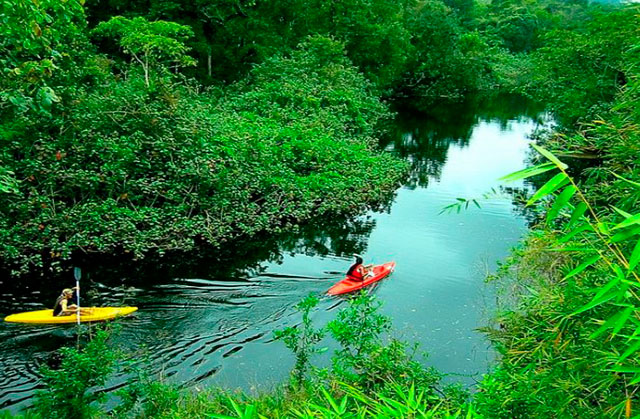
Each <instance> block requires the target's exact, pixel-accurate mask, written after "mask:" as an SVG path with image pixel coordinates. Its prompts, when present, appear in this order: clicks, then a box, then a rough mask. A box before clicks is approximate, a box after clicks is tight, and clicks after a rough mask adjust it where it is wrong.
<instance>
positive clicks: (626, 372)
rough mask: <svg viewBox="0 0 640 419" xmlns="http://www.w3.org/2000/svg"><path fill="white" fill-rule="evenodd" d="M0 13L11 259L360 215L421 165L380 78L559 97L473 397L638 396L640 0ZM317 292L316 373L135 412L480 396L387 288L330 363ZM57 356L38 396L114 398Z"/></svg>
mask: <svg viewBox="0 0 640 419" xmlns="http://www.w3.org/2000/svg"><path fill="white" fill-rule="evenodd" d="M0 7H1V9H0V23H1V24H0V35H1V36H0V46H1V47H2V48H1V49H0V63H1V64H2V67H3V69H2V71H3V77H0V259H1V260H2V262H3V264H4V265H5V266H9V267H11V268H12V269H14V271H15V272H22V273H24V272H29V271H33V270H39V269H42V268H46V269H56V268H59V267H62V268H64V263H65V262H67V261H68V260H69V259H70V258H71V257H72V255H73V253H74V252H78V251H83V252H102V253H115V252H120V251H124V252H127V253H132V254H134V255H135V256H136V257H142V256H144V255H146V254H148V253H149V252H152V251H153V252H157V253H158V254H163V253H164V252H167V251H171V250H177V249H180V250H189V249H192V248H194V247H195V246H197V245H198V244H200V243H208V244H213V245H220V244H222V243H224V242H226V241H229V240H233V239H235V238H238V237H246V236H251V235H254V234H256V233H258V232H276V231H279V230H281V229H286V228H288V227H290V226H293V225H295V224H297V223H300V222H302V221H304V220H308V219H309V218H311V217H314V216H317V215H319V214H336V213H352V212H357V211H359V210H361V209H362V208H364V207H365V206H366V205H368V204H372V203H375V202H378V201H381V200H383V199H384V197H386V196H388V195H389V193H390V192H391V191H392V190H393V189H394V187H395V186H396V185H397V184H398V182H399V180H400V179H401V177H402V172H403V168H404V165H403V163H401V162H399V161H397V160H395V159H394V158H392V157H390V156H387V155H381V154H379V153H378V152H376V145H377V140H378V137H379V136H380V128H381V126H383V123H384V122H385V121H386V120H388V119H389V118H390V116H391V114H390V112H389V111H388V109H387V107H386V105H385V104H384V102H383V101H382V100H381V97H387V98H410V99H412V100H413V104H414V106H416V107H419V108H423V109H432V108H433V107H435V106H443V104H446V103H448V102H450V101H452V100H457V99H459V98H462V97H463V96H464V95H465V94H467V93H469V92H476V93H478V92H480V93H484V94H485V95H486V96H485V97H488V98H490V95H489V92H493V93H496V92H500V91H510V92H519V93H522V94H525V95H527V96H529V97H531V98H534V99H537V100H540V101H542V102H543V103H544V104H545V105H546V106H547V108H548V109H549V110H551V111H552V112H553V113H554V115H555V116H556V118H557V121H558V122H559V123H560V126H559V131H558V132H557V133H554V134H550V135H549V136H547V137H546V138H544V139H543V142H544V143H545V146H546V148H547V149H552V150H554V152H555V154H549V153H548V152H546V150H545V149H539V150H541V151H542V152H543V154H544V155H545V157H546V158H548V159H550V162H546V163H545V162H543V163H542V166H537V168H533V169H529V171H525V172H523V173H519V174H516V175H513V176H511V178H518V177H520V178H522V177H530V176H533V175H536V174H537V175H540V174H543V173H544V172H550V171H551V170H556V171H559V172H556V173H557V174H555V176H553V177H551V178H550V179H545V180H547V183H541V184H540V185H539V186H540V188H539V189H538V192H536V193H535V195H534V196H533V197H532V198H531V200H530V202H529V204H530V205H535V206H536V207H537V209H538V210H539V211H538V213H542V214H546V215H545V216H543V217H542V218H543V219H542V218H541V219H540V220H538V225H537V226H535V228H534V230H533V232H532V233H531V236H530V237H529V238H528V239H527V241H526V242H524V243H523V246H522V247H521V248H520V249H517V250H516V251H515V252H514V255H513V257H512V259H511V260H510V261H509V263H508V264H507V265H505V267H504V268H503V270H502V271H501V273H500V275H499V278H500V281H501V283H503V284H505V289H507V290H511V292H509V293H508V294H505V295H504V296H503V300H501V301H503V302H504V303H503V305H501V310H500V311H499V313H497V316H498V319H499V321H500V324H501V328H500V329H499V330H494V329H488V333H489V336H490V337H491V338H492V339H493V340H494V342H495V343H496V347H497V348H498V351H499V353H500V355H501V358H500V360H499V363H498V366H497V367H496V369H495V372H493V373H491V374H488V375H487V376H486V377H485V378H484V379H483V381H482V383H481V384H480V390H481V391H479V392H478V393H477V394H476V395H475V397H474V406H475V410H469V412H470V415H471V414H478V415H484V416H486V417H505V418H507V417H508V418H512V417H549V416H555V417H598V416H617V417H621V416H627V417H631V416H632V415H634V414H635V413H636V412H637V411H638V409H637V405H638V404H639V403H638V397H637V395H636V394H637V391H638V389H639V388H638V384H639V382H638V381H639V380H638V374H639V371H640V353H639V349H640V343H639V341H638V333H639V331H640V320H639V319H640V317H639V316H640V314H639V313H640V312H639V307H640V302H639V301H638V290H637V288H638V285H637V284H638V274H639V273H638V266H639V265H640V263H639V260H640V244H639V243H640V242H639V241H638V235H639V234H640V224H639V220H640V215H639V210H638V208H639V204H638V203H639V202H640V187H639V185H640V137H639V133H640V108H639V107H638V103H640V97H639V94H640V93H639V92H640V79H639V77H638V76H639V74H638V69H639V68H640V55H639V53H640V43H639V42H638V39H639V37H638V35H639V33H638V28H639V27H640V25H638V23H640V22H639V21H638V16H640V10H639V9H638V6H635V5H633V4H630V5H622V6H616V7H605V6H600V5H597V4H590V3H588V2H586V1H578V0H576V1H559V0H545V1H533V0H493V1H488V2H479V1H471V0H445V1H440V0H425V1H411V0H403V1H400V2H393V1H389V0H367V1H363V0H350V1H347V2H321V1H314V0H310V1H293V0H289V1H285V0H278V1H275V2H261V1H255V0H240V1H233V2H231V1H227V0H216V1H206V2H205V1H200V0H198V1H195V2H179V1H176V0H173V1H170V0H149V1H134V2H122V1H119V0H111V1H108V2H106V1H98V2H92V3H91V4H88V5H87V6H86V9H85V7H84V6H83V5H82V4H81V2H79V1H76V0H70V1H67V2H56V1H49V0H40V1H38V2H29V1H23V0H6V1H4V2H3V3H2V5H1V6H0ZM85 13H87V16H88V22H89V23H87V18H86V17H85ZM556 155H557V156H560V158H561V159H565V156H567V157H576V156H577V157H582V158H586V159H587V160H586V161H587V168H586V169H584V170H582V171H581V172H580V173H575V172H571V171H570V170H572V168H570V169H567V168H566V167H565V165H564V164H563V163H561V162H559V160H557V157H555V156H556ZM547 175H549V173H547ZM536 179H538V178H536ZM536 182H537V181H536ZM469 202H473V201H465V202H464V204H465V205H468V204H469ZM461 205H463V204H458V206H457V207H453V208H461ZM312 307H313V301H311V300H309V301H307V302H306V303H303V304H301V305H300V306H299V308H300V309H301V311H302V314H303V327H302V328H299V327H298V328H290V329H285V331H283V332H282V333H281V335H280V336H281V337H282V338H283V340H284V341H285V344H286V345H287V346H288V347H289V348H291V349H292V350H293V351H294V353H295V355H296V359H297V363H296V366H295V368H294V378H295V380H294V381H295V383H296V385H294V386H289V387H288V390H286V391H284V390H283V393H282V394H280V395H275V396H273V395H271V396H264V397H262V398H258V399H255V398H253V399H252V398H250V397H247V396H242V395H229V394H206V395H201V396H197V397H194V396H188V395H185V394H184V393H181V392H179V391H177V390H175V389H173V388H171V387H167V386H165V385H163V384H158V383H155V384H150V385H147V386H138V387H137V388H138V390H140V391H146V392H147V393H145V394H142V393H141V394H138V395H137V396H136V397H133V396H132V397H130V398H129V399H128V400H126V401H127V403H123V406H124V407H127V408H131V409H133V410H134V411H135V409H138V410H137V411H136V412H142V413H140V416H143V417H144V416H145V415H147V416H148V415H150V412H153V413H157V414H158V415H162V414H163V415H166V416H174V417H175V416H179V415H182V416H188V417H192V416H196V415H203V414H208V413H213V412H218V413H223V414H229V415H235V416H236V417H245V416H246V417H257V415H258V413H261V414H264V415H266V416H269V417H272V416H278V415H281V416H282V415H287V414H295V415H298V416H301V417H320V416H326V417H338V416H339V417H345V416H346V415H347V414H349V415H351V416H352V417H363V416H366V415H378V416H394V415H396V416H410V415H416V416H420V415H423V416H426V417H428V416H429V415H440V416H446V415H448V414H449V413H451V414H452V415H454V416H455V415H457V414H460V412H458V408H459V407H460V406H458V405H456V403H459V402H460V400H461V399H460V397H458V396H457V395H456V394H455V391H450V392H448V393H447V396H446V397H437V396H436V393H437V392H438V391H439V384H438V383H439V379H440V377H439V375H438V374H436V373H434V372H433V371H431V370H429V369H426V368H424V367H423V366H422V365H421V364H420V363H418V362H417V361H416V360H415V359H413V357H412V356H411V352H410V351H409V350H408V348H407V347H406V345H405V344H403V343H402V342H398V341H395V340H393V339H391V340H388V341H384V339H382V337H381V336H382V335H383V332H386V331H388V329H389V320H388V319H387V318H385V317H384V316H381V315H380V314H378V313H377V305H376V303H375V301H372V300H371V299H370V298H369V297H366V296H361V297H360V298H358V299H356V300H355V301H354V302H353V304H352V305H350V307H349V308H347V309H346V310H345V311H343V312H341V313H340V314H339V316H338V318H337V319H336V320H334V322H332V323H330V325H329V327H328V330H329V332H330V334H331V336H332V337H333V338H334V339H335V340H336V341H337V342H338V343H339V344H340V349H339V351H338V353H337V354H336V355H335V356H334V358H333V363H332V366H331V368H330V369H329V370H325V371H316V370H314V369H313V368H310V365H309V361H310V360H311V359H312V358H311V355H312V354H313V353H315V352H316V351H317V348H316V347H315V345H316V344H317V343H318V342H319V340H320V338H321V334H320V332H319V331H317V330H315V329H313V325H312V322H311V315H312V314H313V312H312V310H311V309H312ZM97 342H98V343H96V345H98V344H99V343H100V340H98V341H97ZM91 353H93V352H91V350H90V349H89V347H88V349H87V352H73V351H72V350H70V351H69V352H68V353H67V354H66V356H65V360H67V359H68V360H72V359H75V360H76V361H77V362H76V364H77V365H76V364H74V365H71V364H64V366H65V370H66V371H70V372H71V373H72V374H80V375H82V374H87V373H88V371H89V372H91V373H92V374H93V375H95V376H96V380H97V381H89V382H87V383H86V384H87V385H100V384H102V383H104V381H100V380H103V379H104V376H105V374H106V372H107V370H108V365H109V362H110V359H107V361H108V362H105V363H104V364H103V366H104V368H105V369H104V370H102V371H97V370H96V371H93V370H91V369H90V368H89V369H88V364H87V363H86V362H84V360H85V357H86V356H99V355H101V354H98V353H93V355H91ZM105 356H106V355H105ZM65 362H67V361H65ZM69 362H71V361H69ZM310 371H311V372H310ZM47 374H49V375H47ZM52 374H53V373H45V384H47V385H49V386H50V387H51V388H55V392H54V393H51V394H49V395H46V394H45V395H43V396H42V398H41V406H45V407H46V408H47V409H49V410H50V411H55V412H58V410H55V409H62V410H60V412H63V411H64V412H66V413H60V416H63V415H65V414H71V413H70V412H71V411H73V412H74V413H73V415H75V416H81V415H83V414H85V413H82V412H80V411H79V410H78V409H80V407H79V406H80V405H79V404H78V403H80V402H78V400H80V401H81V402H82V403H89V402H91V401H92V400H94V399H92V398H91V397H93V396H91V393H90V392H89V391H88V389H87V387H81V388H79V387H73V386H75V385H76V384H74V383H73V382H62V383H58V382H56V381H55V380H54V381H51V380H50V378H51V377H53V375H52ZM47 380H49V381H47ZM307 380H311V381H307ZM307 382H311V383H313V384H314V385H312V386H309V385H302V383H307ZM67 384H68V385H73V386H71V387H69V386H68V385H67ZM56 386H57V387H56ZM70 393H73V396H72V397H66V396H68V395H69V394H70ZM59 397H62V398H63V399H64V400H65V402H64V403H62V404H58V402H56V400H59V399H57V398H59ZM139 397H141V398H139ZM145 398H146V399H145ZM67 401H68V403H67ZM301 404H304V407H302V406H301ZM140 405H142V406H140ZM47 406H48V407H47ZM52 406H54V407H52ZM437 406H441V407H442V409H441V410H438V409H437ZM85 407H86V406H85ZM65 409H66V410H65ZM294 409H297V410H294ZM402 409H405V410H402ZM406 409H409V410H406ZM434 409H435V410H434ZM465 409H466V408H465ZM465 409H463V410H465ZM136 414H137V413H136Z"/></svg>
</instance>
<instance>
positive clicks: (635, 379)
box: [629, 373, 640, 386]
mask: <svg viewBox="0 0 640 419" xmlns="http://www.w3.org/2000/svg"><path fill="white" fill-rule="evenodd" d="M638 383H640V374H637V373H636V374H634V375H633V380H631V382H630V383H629V385H630V386H632V385H635V384H638Z"/></svg>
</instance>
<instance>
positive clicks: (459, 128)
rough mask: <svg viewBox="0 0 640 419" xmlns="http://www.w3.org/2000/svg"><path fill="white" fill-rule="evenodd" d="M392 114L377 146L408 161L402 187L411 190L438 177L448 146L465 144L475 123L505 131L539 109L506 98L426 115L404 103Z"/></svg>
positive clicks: (474, 101) (535, 115)
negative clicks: (386, 133) (492, 124)
mask: <svg viewBox="0 0 640 419" xmlns="http://www.w3.org/2000/svg"><path fill="white" fill-rule="evenodd" d="M396 111H397V113H398V116H397V118H396V120H395V124H394V126H392V127H391V129H390V134H389V136H388V137H387V139H385V140H384V141H382V144H381V145H382V146H383V147H385V148H386V149H387V150H390V151H392V152H394V153H396V154H397V155H398V156H400V157H403V158H405V159H407V161H409V163H410V164H411V173H410V175H409V179H408V180H407V183H406V186H408V187H410V188H415V187H417V186H421V187H426V186H427V185H428V183H429V180H430V179H435V180H438V179H439V178H440V175H441V173H442V168H443V166H444V164H445V162H446V161H447V153H448V151H449V147H450V146H451V145H456V146H458V147H466V146H467V145H469V139H470V138H471V133H472V132H473V129H474V127H475V126H476V125H477V124H478V122H480V121H491V122H497V123H499V124H500V127H501V128H502V129H503V130H506V129H508V128H509V123H510V122H513V121H519V120H522V119H537V118H539V115H540V112H541V111H542V109H541V108H540V107H539V106H536V105H535V104H532V103H531V102H530V101H528V100H526V99H524V98H521V97H518V96H513V95H509V96H496V97H494V98H491V99H488V98H470V99H468V100H467V101H465V102H464V103H459V104H448V105H446V106H440V107H437V106H436V107H433V108H431V109H430V110H429V112H426V113H425V112H417V111H415V110H414V109H411V108H409V107H407V104H402V105H398V109H396Z"/></svg>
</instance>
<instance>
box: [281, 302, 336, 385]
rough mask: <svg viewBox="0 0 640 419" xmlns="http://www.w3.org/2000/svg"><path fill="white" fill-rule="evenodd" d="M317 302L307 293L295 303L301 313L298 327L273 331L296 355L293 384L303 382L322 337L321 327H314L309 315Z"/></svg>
mask: <svg viewBox="0 0 640 419" xmlns="http://www.w3.org/2000/svg"><path fill="white" fill-rule="evenodd" d="M318 302H319V300H318V298H317V297H316V296H314V295H313V294H309V295H308V296H307V297H306V298H305V299H304V300H302V301H301V302H300V303H298V304H297V305H296V310H298V311H299V312H300V313H302V324H301V325H300V327H287V328H285V329H283V330H277V331H276V332H275V337H276V339H281V340H282V341H283V342H284V344H285V346H286V347H287V348H289V349H290V350H291V351H292V352H293V353H294V355H295V357H296V364H295V366H294V368H293V371H292V378H293V380H294V385H300V384H302V383H303V382H304V380H305V377H306V374H307V371H308V369H309V360H310V359H311V356H312V355H313V354H314V353H318V352H319V349H318V348H316V346H315V345H316V344H317V343H318V342H320V341H321V340H322V338H323V337H324V332H323V330H322V329H314V327H313V323H312V321H311V316H310V314H311V310H312V309H313V308H314V307H316V306H317V305H318Z"/></svg>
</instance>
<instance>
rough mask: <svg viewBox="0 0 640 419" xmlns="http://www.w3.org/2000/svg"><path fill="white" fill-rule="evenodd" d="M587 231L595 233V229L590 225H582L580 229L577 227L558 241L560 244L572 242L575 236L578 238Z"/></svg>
mask: <svg viewBox="0 0 640 419" xmlns="http://www.w3.org/2000/svg"><path fill="white" fill-rule="evenodd" d="M585 231H593V227H592V226H591V225H589V224H584V225H581V226H579V227H577V228H576V229H574V230H572V231H570V232H569V233H567V234H565V235H564V236H562V237H560V239H558V242H559V243H566V242H568V241H569V240H571V239H572V238H574V237H575V236H577V235H578V234H580V233H584V232H585Z"/></svg>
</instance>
